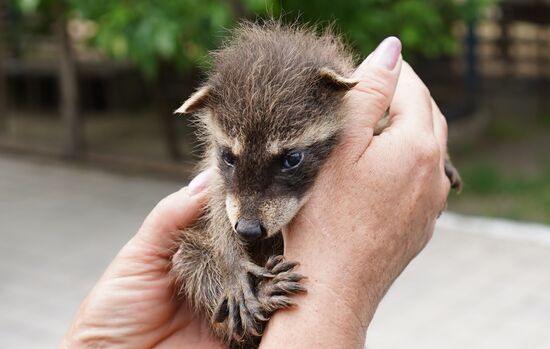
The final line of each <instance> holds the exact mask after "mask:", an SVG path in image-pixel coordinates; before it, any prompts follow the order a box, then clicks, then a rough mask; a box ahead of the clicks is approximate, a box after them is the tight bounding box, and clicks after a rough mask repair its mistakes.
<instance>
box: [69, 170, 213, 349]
mask: <svg viewBox="0 0 550 349" xmlns="http://www.w3.org/2000/svg"><path fill="white" fill-rule="evenodd" d="M211 175H212V173H211V172H210V171H207V172H203V173H202V174H200V175H199V176H197V177H196V178H195V180H193V181H192V182H191V183H190V185H189V187H185V188H183V189H181V190H180V191H178V192H176V193H173V194H171V195H169V196H168V197H166V198H164V199H163V200H162V201H161V202H160V203H159V204H158V205H157V206H156V207H155V208H154V209H153V211H152V212H151V213H150V214H149V216H148V217H147V218H146V219H145V221H144V223H143V225H142V226H141V228H140V229H139V231H138V232H137V233H136V235H135V236H134V237H133V238H132V239H131V240H130V241H129V242H128V243H127V244H126V245H125V246H124V247H123V248H122V249H121V250H120V252H119V253H118V255H117V256H116V257H115V259H114V260H113V262H112V263H111V265H110V266H109V267H108V269H107V270H106V271H105V273H104V274H103V276H102V277H101V279H100V280H99V281H98V283H97V284H96V285H95V287H94V288H93V289H92V291H91V292H90V294H89V295H88V296H87V297H86V299H85V300H84V302H83V303H82V305H81V306H80V309H79V310H78V312H77V314H76V316H75V318H74V320H73V322H72V324H71V326H70V328H69V330H68V332H67V333H66V335H65V337H64V338H63V341H62V344H61V346H60V348H71V349H72V348H128V349H139V348H180V347H192V348H205V349H206V348H222V347H223V346H222V345H221V344H220V343H218V342H217V341H215V340H214V339H213V338H212V337H211V336H210V334H209V332H208V327H207V325H206V324H205V323H204V321H203V319H201V318H199V317H197V316H196V315H195V314H194V313H193V311H192V310H191V309H190V308H189V306H188V304H187V303H185V302H182V301H180V300H178V299H177V297H176V296H175V295H176V292H175V290H174V287H173V285H172V280H171V278H170V275H169V270H170V257H171V255H172V253H173V247H174V244H175V241H176V240H177V232H178V230H180V229H183V228H185V227H186V226H188V225H190V224H192V223H193V222H194V220H195V219H197V218H198V216H199V215H200V213H201V208H202V206H203V204H204V201H205V194H204V191H203V189H205V187H206V186H207V185H208V182H209V179H210V177H211Z"/></svg>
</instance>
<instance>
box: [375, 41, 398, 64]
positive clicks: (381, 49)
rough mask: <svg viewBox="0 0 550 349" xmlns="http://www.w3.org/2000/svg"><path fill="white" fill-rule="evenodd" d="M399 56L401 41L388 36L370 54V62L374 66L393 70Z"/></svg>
mask: <svg viewBox="0 0 550 349" xmlns="http://www.w3.org/2000/svg"><path fill="white" fill-rule="evenodd" d="M400 54H401V41H399V39H398V38H396V37H395V36H390V37H388V38H386V39H384V41H382V42H381V43H380V45H378V47H377V48H376V50H374V53H373V54H372V58H371V62H372V64H374V65H377V66H380V67H383V68H386V69H388V70H393V68H395V65H396V64H397V60H398V59H399V55H400Z"/></svg>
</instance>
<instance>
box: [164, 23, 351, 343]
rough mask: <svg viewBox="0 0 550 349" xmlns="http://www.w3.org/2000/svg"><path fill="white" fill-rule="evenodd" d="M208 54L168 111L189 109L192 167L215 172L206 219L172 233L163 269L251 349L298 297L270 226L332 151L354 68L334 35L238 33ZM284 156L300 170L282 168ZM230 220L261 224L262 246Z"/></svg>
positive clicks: (250, 29) (301, 197)
mask: <svg viewBox="0 0 550 349" xmlns="http://www.w3.org/2000/svg"><path fill="white" fill-rule="evenodd" d="M212 58H213V67H212V70H211V72H210V74H209V77H208V79H207V80H206V82H205V83H204V84H203V86H202V87H201V88H200V89H199V90H198V91H197V92H196V93H195V94H194V95H193V96H191V97H190V98H189V99H188V100H187V101H186V102H185V103H184V104H183V105H182V106H181V107H180V108H179V109H178V110H177V112H181V113H189V112H198V113H197V117H198V123H199V126H200V138H201V139H202V140H203V141H204V143H205V156H204V160H203V162H202V165H201V169H205V168H209V167H214V168H216V169H217V175H216V176H215V179H214V184H213V185H212V186H211V188H210V192H209V201H208V204H207V208H206V213H205V215H204V216H203V217H202V218H201V219H200V220H199V222H198V223H196V224H195V225H194V226H193V227H191V228H188V229H186V230H184V231H183V232H182V233H181V241H180V243H179V245H178V250H177V252H176V253H175V255H174V257H173V268H172V273H173V275H174V278H175V280H176V284H177V285H178V287H179V293H180V294H181V295H183V296H184V297H185V298H186V299H187V300H188V301H190V302H191V304H192V305H193V306H194V308H195V309H196V311H198V312H200V313H201V314H202V315H203V316H204V317H205V318H206V320H207V321H208V322H209V323H210V324H211V328H212V331H213V333H214V334H215V335H216V336H217V337H218V338H220V339H221V340H223V341H225V342H226V343H229V344H230V345H231V346H232V347H234V348H255V347H257V346H258V344H259V340H260V338H261V334H262V331H263V329H264V326H265V324H266V322H267V320H268V319H269V317H270V316H271V314H272V313H273V312H274V311H276V310H277V309H282V308H286V307H289V306H292V305H293V301H292V299H291V296H292V295H293V294H296V293H300V292H305V289H304V288H303V287H302V286H301V285H300V280H301V279H302V276H301V275H299V274H297V273H295V272H293V268H294V266H295V265H296V264H295V263H292V262H286V261H284V259H283V258H282V256H281V254H282V252H283V242H282V238H281V235H280V230H281V228H282V227H283V226H284V225H286V224H287V223H288V222H289V221H290V219H292V217H293V216H294V215H295V214H296V212H297V211H298V210H299V208H300V207H301V205H302V204H303V203H304V201H305V200H306V199H307V192H308V190H309V188H310V187H311V185H312V183H313V181H314V180H315V177H316V175H317V173H318V171H319V169H320V168H321V166H322V164H323V162H324V161H325V159H326V158H327V157H328V155H329V154H330V152H331V150H332V149H333V147H334V146H335V145H336V144H337V143H338V140H339V136H340V132H341V129H342V126H343V121H344V114H345V110H344V109H343V99H342V97H343V96H344V94H345V93H346V91H348V90H349V89H350V88H352V87H353V86H354V85H355V84H356V83H357V82H356V81H354V80H353V79H351V78H350V77H351V75H352V72H353V70H354V67H355V64H354V60H353V57H352V55H351V54H350V53H349V51H348V50H347V49H346V47H345V45H343V44H342V42H341V40H340V39H339V38H338V37H337V36H334V35H332V34H330V33H328V32H325V33H322V34H319V35H318V34H316V33H315V32H313V31H312V30H308V29H304V28H299V27H288V26H282V25H280V24H279V23H276V22H268V23H264V24H263V25H256V24H243V25H241V26H240V27H239V28H238V29H236V30H235V32H234V35H233V37H232V39H230V40H229V41H228V42H227V44H226V45H225V46H224V47H223V48H222V49H220V50H219V51H216V52H214V53H213V55H212ZM293 152H294V153H295V152H299V154H301V155H302V160H301V162H300V163H299V165H297V166H296V167H292V168H288V166H287V167H285V166H286V163H285V161H287V159H289V156H290V154H292V153H293ZM226 203H227V207H226ZM240 219H246V220H256V221H258V222H260V223H261V227H262V229H263V231H264V230H265V232H264V233H265V234H263V236H262V239H259V240H256V241H252V242H250V241H249V242H246V241H243V239H242V238H241V237H240V236H239V234H237V232H238V228H237V226H238V224H239V221H240Z"/></svg>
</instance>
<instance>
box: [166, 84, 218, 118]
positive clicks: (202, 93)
mask: <svg viewBox="0 0 550 349" xmlns="http://www.w3.org/2000/svg"><path fill="white" fill-rule="evenodd" d="M211 90H212V88H211V87H210V86H209V85H205V86H203V87H201V88H199V89H198V90H197V91H196V92H195V93H193V94H192V95H191V97H189V99H187V100H186V101H185V102H183V104H182V105H181V107H179V108H178V109H176V111H175V112H174V113H180V114H189V113H193V112H196V111H197V110H199V109H202V108H204V107H205V106H206V104H207V103H208V99H209V97H210V93H211Z"/></svg>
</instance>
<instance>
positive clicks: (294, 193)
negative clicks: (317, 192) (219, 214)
mask: <svg viewBox="0 0 550 349" xmlns="http://www.w3.org/2000/svg"><path fill="white" fill-rule="evenodd" d="M257 141H258V140H257V139H256V140H254V141H249V142H245V144H244V145H242V146H241V145H239V146H238V147H228V146H227V145H218V146H217V159H218V167H219V169H220V172H221V174H222V177H223V180H224V184H225V189H226V211H227V216H228V218H229V221H230V222H231V225H232V227H233V229H234V230H235V232H236V233H238V234H239V235H240V237H241V238H243V239H244V240H246V241H253V240H256V239H259V238H264V237H269V236H272V235H274V234H276V233H278V232H279V231H280V230H281V229H282V228H283V227H284V226H285V225H286V224H287V223H289V222H290V220H291V219H292V218H293V217H294V216H295V215H296V213H297V212H298V210H299V209H300V207H301V206H302V205H303V203H304V202H305V200H306V198H307V195H306V194H307V192H308V189H309V188H310V187H311V185H312V183H313V180H314V178H315V176H316V175H317V172H318V170H319V168H320V166H321V164H322V162H323V161H324V159H325V158H326V157H327V156H328V154H329V152H330V150H331V149H332V147H333V145H334V144H335V143H336V141H337V134H336V133H335V134H332V135H330V136H328V137H327V138H324V139H322V140H320V141H317V142H313V143H302V144H300V145H297V144H289V146H279V145H275V144H274V141H271V142H270V141H267V142H260V143H257Z"/></svg>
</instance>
